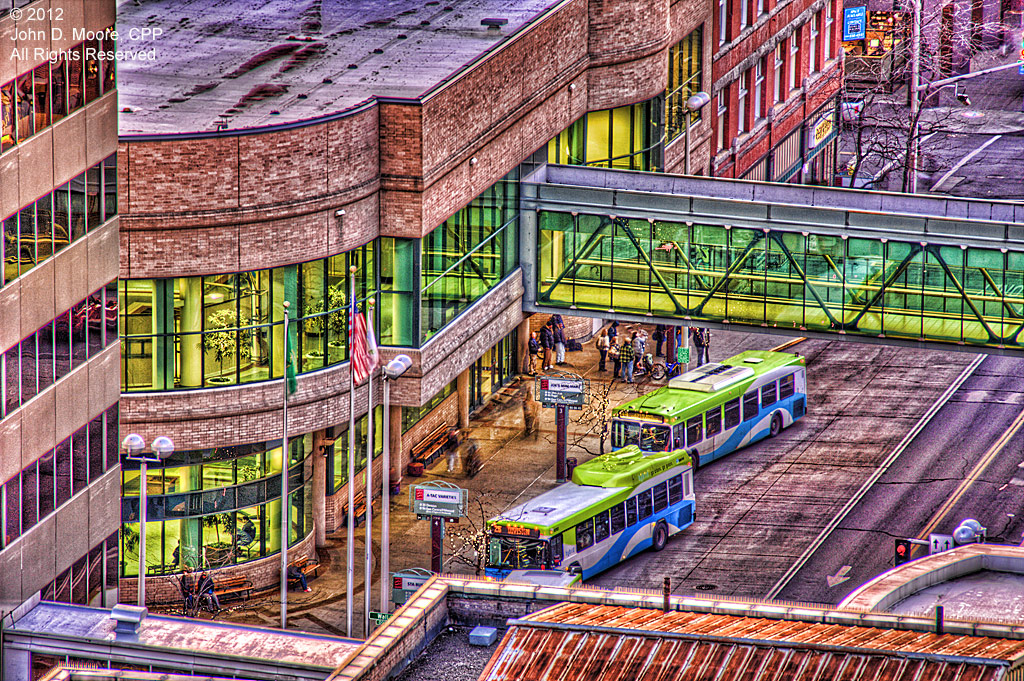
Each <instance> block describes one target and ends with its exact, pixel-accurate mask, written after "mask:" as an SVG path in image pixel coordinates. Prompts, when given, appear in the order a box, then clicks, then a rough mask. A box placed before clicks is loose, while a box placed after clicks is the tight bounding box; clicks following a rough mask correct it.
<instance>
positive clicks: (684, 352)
mask: <svg viewBox="0 0 1024 681" xmlns="http://www.w3.org/2000/svg"><path fill="white" fill-rule="evenodd" d="M676 361H677V362H679V363H680V364H689V363H690V348H676Z"/></svg>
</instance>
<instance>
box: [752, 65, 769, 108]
mask: <svg viewBox="0 0 1024 681" xmlns="http://www.w3.org/2000/svg"><path fill="white" fill-rule="evenodd" d="M766 59H767V57H761V58H760V59H758V60H757V64H755V65H754V121H758V120H760V119H762V118H764V117H765V111H764V71H765V60H766Z"/></svg>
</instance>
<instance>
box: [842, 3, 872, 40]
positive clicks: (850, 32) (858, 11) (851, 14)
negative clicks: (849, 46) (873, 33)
mask: <svg viewBox="0 0 1024 681" xmlns="http://www.w3.org/2000/svg"><path fill="white" fill-rule="evenodd" d="M867 23H868V8H867V7H866V6H861V7H847V8H846V9H844V10H843V40H864V39H865V38H866V37H867V34H868V33H867V28H868V27H867Z"/></svg>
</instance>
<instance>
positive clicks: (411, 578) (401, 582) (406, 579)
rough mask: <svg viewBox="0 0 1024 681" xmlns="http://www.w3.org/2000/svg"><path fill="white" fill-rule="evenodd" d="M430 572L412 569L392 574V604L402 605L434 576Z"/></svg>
mask: <svg viewBox="0 0 1024 681" xmlns="http://www.w3.org/2000/svg"><path fill="white" fill-rule="evenodd" d="M433 574H434V573H432V572H431V571H430V570H424V569H423V568H412V569H410V570H402V571H401V572H392V573H391V602H392V603H394V604H395V605H402V604H403V603H405V602H406V601H407V600H409V597H410V596H412V595H413V594H414V593H416V592H417V591H418V590H419V588H420V587H421V586H423V585H424V584H426V582H427V580H428V579H430V577H431V575H433Z"/></svg>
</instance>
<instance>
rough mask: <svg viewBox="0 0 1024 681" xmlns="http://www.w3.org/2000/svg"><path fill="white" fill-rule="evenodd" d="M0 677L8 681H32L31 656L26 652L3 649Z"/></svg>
mask: <svg viewBox="0 0 1024 681" xmlns="http://www.w3.org/2000/svg"><path fill="white" fill-rule="evenodd" d="M3 653H4V654H3V661H4V667H3V669H0V672H2V674H0V677H3V678H4V679H7V680H8V681H32V655H31V653H29V651H27V650H14V649H12V648H4V651H3Z"/></svg>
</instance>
